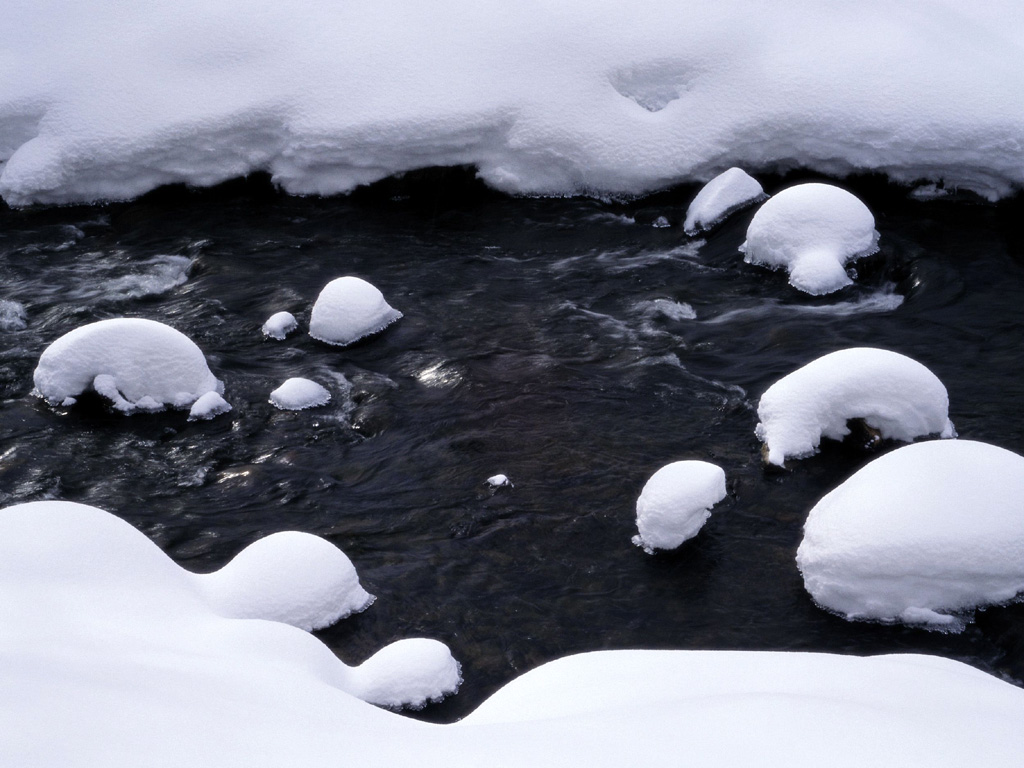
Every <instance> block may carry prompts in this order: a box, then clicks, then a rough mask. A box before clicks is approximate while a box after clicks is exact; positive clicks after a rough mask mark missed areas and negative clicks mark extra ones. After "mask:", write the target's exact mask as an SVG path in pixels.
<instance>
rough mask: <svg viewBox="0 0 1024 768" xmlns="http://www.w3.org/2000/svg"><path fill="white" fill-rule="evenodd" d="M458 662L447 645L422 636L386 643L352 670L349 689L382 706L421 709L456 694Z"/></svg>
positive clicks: (459, 676) (458, 677)
mask: <svg viewBox="0 0 1024 768" xmlns="http://www.w3.org/2000/svg"><path fill="white" fill-rule="evenodd" d="M461 684H462V671H461V668H460V665H459V662H457V661H456V660H455V658H454V657H453V656H452V653H451V651H450V650H448V646H447V645H445V644H444V643H442V642H439V641H438V640H429V639H427V638H422V637H414V638H408V639H405V640H398V641H396V642H394V643H391V644H390V645H386V646H384V647H383V648H381V649H380V650H379V651H377V652H376V653H375V654H373V656H371V657H370V658H368V659H367V660H366V661H364V662H363V663H362V664H360V665H359V666H358V667H355V668H353V670H352V683H351V684H350V685H351V687H350V689H349V690H350V692H351V693H352V694H354V695H355V696H358V697H359V698H360V699H362V700H363V701H368V702H370V703H371V704H376V705H378V706H381V707H390V708H392V709H398V708H402V707H409V708H411V709H421V708H422V707H425V706H426V705H427V704H430V703H431V702H437V701H440V700H441V699H443V698H444V697H445V696H449V695H451V694H453V693H456V692H457V691H458V690H459V686H460V685H461Z"/></svg>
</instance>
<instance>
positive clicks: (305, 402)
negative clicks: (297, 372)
mask: <svg viewBox="0 0 1024 768" xmlns="http://www.w3.org/2000/svg"><path fill="white" fill-rule="evenodd" d="M330 401H331V393H330V392H329V391H327V388H326V387H324V386H323V385H321V384H317V383H316V382H315V381H311V380H310V379H303V378H300V377H297V376H296V377H293V378H290V379H288V380H287V381H285V383H284V384H282V385H281V386H280V387H278V388H277V389H275V390H274V391H273V392H271V393H270V402H271V403H272V404H273V405H275V406H276V407H278V408H280V409H281V410H282V411H302V410H305V409H306V408H316V407H318V406H321V405H327V403H329V402H330Z"/></svg>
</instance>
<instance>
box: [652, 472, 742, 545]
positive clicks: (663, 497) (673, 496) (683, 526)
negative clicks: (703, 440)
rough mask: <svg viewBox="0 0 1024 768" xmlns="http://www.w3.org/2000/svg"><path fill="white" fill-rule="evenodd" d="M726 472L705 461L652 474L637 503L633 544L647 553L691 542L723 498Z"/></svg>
mask: <svg viewBox="0 0 1024 768" xmlns="http://www.w3.org/2000/svg"><path fill="white" fill-rule="evenodd" d="M725 494H726V490H725V472H724V471H723V470H722V468H721V467H718V466H715V465H714V464H711V463H709V462H706V461H676V462H673V463H672V464H669V465H667V466H664V467H662V468H661V469H659V470H658V471H657V472H655V473H654V474H653V475H652V476H651V479H650V480H648V481H647V484H646V485H644V488H643V491H641V492H640V498H638V499H637V500H636V527H637V529H638V530H639V535H637V536H634V537H633V543H634V544H636V545H637V546H638V547H643V549H644V551H645V552H647V553H648V554H653V553H654V550H655V549H675V548H676V547H678V546H679V545H680V544H682V543H683V542H684V541H686V540H687V539H692V538H693V537H694V536H696V535H697V533H698V532H699V531H700V529H701V528H702V527H703V526H704V523H705V522H707V519H708V518H709V517H711V508H712V507H713V506H715V504H717V503H718V502H720V501H721V500H722V499H724V498H725Z"/></svg>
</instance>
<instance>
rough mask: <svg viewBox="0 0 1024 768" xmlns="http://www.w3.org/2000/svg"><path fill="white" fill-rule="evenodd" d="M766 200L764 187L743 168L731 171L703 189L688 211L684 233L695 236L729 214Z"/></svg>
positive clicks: (716, 178)
mask: <svg viewBox="0 0 1024 768" xmlns="http://www.w3.org/2000/svg"><path fill="white" fill-rule="evenodd" d="M764 198H765V194H764V189H762V188H761V185H760V184H759V183H758V182H757V180H756V179H754V178H753V177H752V176H750V175H749V174H748V173H747V172H746V171H744V170H743V169H742V168H730V169H729V170H727V171H723V172H722V173H720V174H718V175H717V176H715V178H713V179H712V180H711V181H709V182H708V183H707V184H705V185H704V186H703V187H701V190H700V192H698V193H697V196H696V197H695V198H693V202H692V203H690V207H689V208H687V209H686V220H685V221H684V222H683V231H684V232H686V234H688V235H695V234H697V233H698V232H702V231H704V230H706V229H711V228H712V227H713V226H715V225H716V224H718V223H719V222H720V221H723V220H724V219H725V218H726V217H727V216H729V214H731V213H734V212H735V211H738V210H740V209H741V208H746V207H747V206H748V205H753V204H754V203H758V202H760V201H761V200H763V199H764Z"/></svg>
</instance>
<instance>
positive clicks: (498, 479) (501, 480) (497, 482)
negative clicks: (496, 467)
mask: <svg viewBox="0 0 1024 768" xmlns="http://www.w3.org/2000/svg"><path fill="white" fill-rule="evenodd" d="M487 484H488V485H489V486H491V488H505V487H509V488H511V487H512V481H511V480H509V479H508V475H492V476H491V477H488V478H487Z"/></svg>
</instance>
